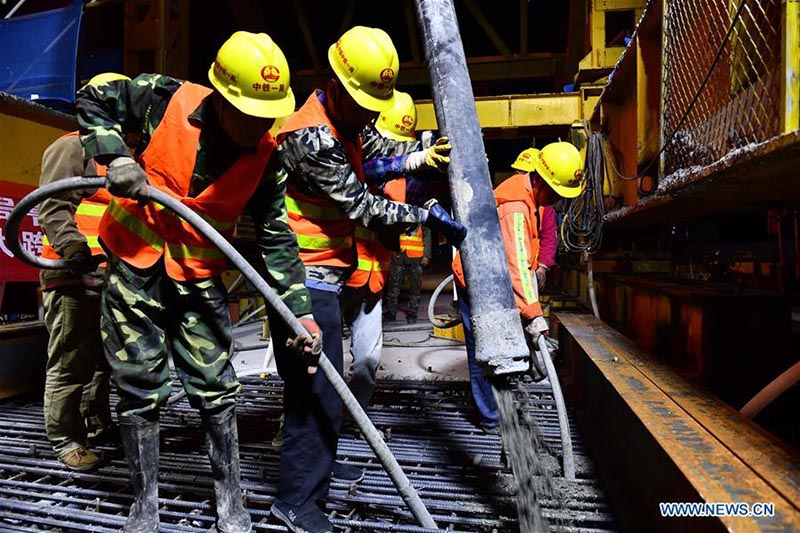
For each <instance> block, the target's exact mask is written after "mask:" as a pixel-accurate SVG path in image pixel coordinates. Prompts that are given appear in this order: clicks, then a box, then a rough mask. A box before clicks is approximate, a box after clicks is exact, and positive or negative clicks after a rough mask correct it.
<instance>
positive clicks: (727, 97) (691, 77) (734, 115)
mask: <svg viewBox="0 0 800 533" xmlns="http://www.w3.org/2000/svg"><path fill="white" fill-rule="evenodd" d="M780 3H781V0H671V1H668V2H667V11H666V22H665V28H664V29H665V43H664V45H665V49H664V51H665V53H664V110H663V112H664V117H663V125H664V134H665V139H667V140H668V141H669V140H670V139H671V142H669V145H668V146H667V147H666V149H665V151H664V153H665V165H664V174H665V175H669V174H671V173H673V172H675V171H676V170H680V169H686V168H689V167H692V166H706V165H709V164H711V163H713V162H715V161H717V160H719V159H721V158H723V157H724V156H725V155H726V154H727V153H728V152H730V151H731V150H735V149H737V148H741V147H743V146H747V145H748V144H751V143H755V142H760V141H764V140H766V139H769V138H770V137H773V136H775V135H777V134H778V133H779V132H780V121H781V110H780V70H781V46H780V34H781V29H780V28H781V26H780V24H781V6H780Z"/></svg>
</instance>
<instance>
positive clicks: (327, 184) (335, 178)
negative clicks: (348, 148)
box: [278, 125, 424, 286]
mask: <svg viewBox="0 0 800 533" xmlns="http://www.w3.org/2000/svg"><path fill="white" fill-rule="evenodd" d="M361 138H362V161H368V160H370V159H374V158H376V157H379V156H400V155H403V154H406V153H409V152H413V151H415V150H417V149H418V147H419V143H418V142H417V141H412V142H398V141H394V140H391V139H387V138H385V137H383V136H382V135H380V134H379V133H378V132H377V131H376V130H375V129H374V128H373V127H367V128H365V129H364V131H363V132H362V134H361ZM278 151H279V154H280V163H281V167H282V169H283V171H284V172H285V173H286V175H287V176H288V179H289V180H290V181H291V183H292V184H293V185H294V186H295V187H297V188H298V190H300V191H301V192H303V193H304V194H307V195H310V196H317V197H320V198H327V199H329V200H332V201H333V202H334V203H335V204H336V205H337V206H338V207H339V209H340V210H341V211H342V213H343V214H345V215H346V216H347V217H348V218H350V219H351V220H355V221H357V222H358V223H360V224H363V225H364V226H365V227H367V228H370V229H372V230H375V231H377V232H379V234H380V233H385V231H386V230H385V228H387V227H389V228H390V229H392V230H394V231H395V232H396V233H398V234H399V233H402V232H405V231H408V230H409V229H411V228H414V227H416V225H417V224H419V223H420V222H421V221H422V219H423V216H424V214H423V213H424V209H422V208H420V207H417V206H413V205H408V204H401V203H398V202H392V201H391V200H388V199H386V198H384V197H382V196H380V195H379V194H373V193H372V192H370V189H369V186H368V185H367V184H364V183H361V181H359V179H358V176H357V175H356V173H355V172H354V170H353V168H352V166H350V162H349V160H348V159H347V154H346V153H345V149H344V147H343V146H342V144H341V142H339V140H338V139H337V138H336V137H334V135H333V133H332V132H331V130H330V128H329V127H328V126H326V125H320V126H312V127H309V128H303V129H300V130H297V131H294V132H292V133H290V134H288V135H287V136H286V137H285V138H284V139H283V141H282V142H281V143H280V145H279V146H278ZM354 253H355V251H354ZM351 272H352V269H350V270H348V269H341V268H334V267H328V266H307V267H306V276H307V278H308V280H309V282H311V285H312V286H313V285H314V283H315V282H322V283H324V284H328V285H333V286H342V285H343V284H344V283H345V281H347V278H348V277H349V275H350V273H351Z"/></svg>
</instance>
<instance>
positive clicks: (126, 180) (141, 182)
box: [106, 157, 147, 200]
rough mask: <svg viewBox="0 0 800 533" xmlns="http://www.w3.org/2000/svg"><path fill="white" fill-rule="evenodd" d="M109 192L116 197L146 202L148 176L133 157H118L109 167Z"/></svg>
mask: <svg viewBox="0 0 800 533" xmlns="http://www.w3.org/2000/svg"><path fill="white" fill-rule="evenodd" d="M106 181H107V188H108V192H110V193H111V194H113V195H114V196H121V197H123V198H134V199H141V200H145V198H144V193H145V191H146V190H147V174H146V173H145V171H144V169H142V167H140V166H139V163H137V162H136V161H135V160H134V159H133V158H132V157H118V158H116V159H115V160H113V161H112V162H111V164H110V165H108V172H107V174H106Z"/></svg>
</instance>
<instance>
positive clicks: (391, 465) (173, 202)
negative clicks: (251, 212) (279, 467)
mask: <svg viewBox="0 0 800 533" xmlns="http://www.w3.org/2000/svg"><path fill="white" fill-rule="evenodd" d="M100 187H105V178H83V177H74V178H66V179H63V180H59V181H57V182H55V183H51V184H49V185H45V186H43V187H40V188H38V189H36V190H34V191H33V192H31V193H30V194H28V195H27V196H26V197H25V198H23V199H22V200H20V202H19V203H18V204H17V206H16V207H15V208H14V209H13V210H12V211H11V214H10V215H9V217H8V222H7V224H6V229H7V232H8V236H7V238H6V241H7V244H8V247H9V249H10V250H11V252H12V253H13V254H14V255H15V256H16V257H17V258H18V259H20V260H21V261H23V262H25V263H28V264H29V265H32V266H35V267H38V268H66V262H65V261H63V260H56V259H45V258H41V257H37V256H36V255H34V254H32V253H30V252H28V251H27V250H25V249H24V248H22V247H21V246H20V244H19V227H20V224H21V223H22V219H23V217H24V216H25V215H26V214H27V213H28V212H29V211H30V210H31V209H32V208H33V207H34V206H36V205H38V204H39V203H41V202H42V201H43V200H45V199H47V198H50V197H51V196H54V195H57V194H61V193H64V192H67V191H72V190H76V189H89V188H91V189H96V188H100ZM143 197H144V198H146V199H149V200H153V201H155V202H158V203H159V204H161V205H163V206H164V207H167V208H169V209H171V210H172V211H174V212H175V213H177V214H178V215H179V216H180V217H181V218H183V219H184V220H185V221H186V222H188V223H189V224H191V225H192V226H193V227H194V228H195V229H196V230H197V231H199V232H200V233H201V234H202V235H203V236H204V237H205V238H207V239H208V240H209V241H211V242H212V243H213V244H214V245H215V246H216V247H217V248H219V249H220V251H221V252H222V253H224V254H225V255H226V256H227V257H228V258H229V259H230V260H231V262H233V264H234V265H236V267H237V268H238V269H239V270H240V271H241V273H242V274H243V275H244V276H245V277H246V278H247V280H248V281H250V283H252V284H253V286H254V287H256V289H258V291H259V292H260V293H261V294H262V295H263V296H264V299H265V300H266V301H267V303H268V304H269V305H270V306H271V307H272V309H273V310H274V311H275V312H276V313H277V314H278V315H279V316H280V317H281V318H282V319H283V320H284V322H286V325H287V326H289V329H290V330H291V331H292V332H293V333H294V334H295V335H301V334H307V335H308V331H307V330H306V329H305V328H304V327H303V325H302V324H300V321H299V320H297V317H295V316H294V314H292V312H291V311H290V310H289V308H288V307H286V304H284V303H283V301H282V300H281V299H280V297H279V296H278V295H277V294H276V293H275V291H274V290H272V287H270V286H269V285H267V282H266V281H264V279H263V278H262V277H261V276H260V275H259V274H258V272H256V270H255V269H254V268H253V267H252V265H250V263H248V262H247V261H246V260H245V259H244V257H242V256H241V254H239V252H238V251H236V249H235V248H234V247H233V245H231V243H229V242H228V241H227V239H225V237H223V236H222V235H220V234H219V233H218V232H217V231H216V230H215V229H214V228H213V227H211V225H210V224H209V223H208V222H206V221H205V220H203V219H202V217H200V215H198V214H197V213H195V212H194V211H192V210H191V209H189V208H188V207H186V206H185V205H183V204H182V203H181V202H180V201H179V200H177V199H175V198H173V197H172V196H170V195H168V194H166V193H164V192H162V191H159V190H158V189H154V188H153V187H150V186H148V187H147V192H146V193H145V194H144V195H143ZM319 369H320V370H321V371H322V373H323V374H324V375H325V377H326V378H327V379H328V381H330V383H331V385H332V386H333V388H334V390H335V391H336V393H337V394H338V395H339V397H340V398H341V399H342V402H343V403H344V405H345V407H347V410H348V411H350V413H351V414H352V415H353V420H355V422H356V424H357V425H358V428H359V429H360V430H361V432H362V434H363V435H364V438H365V439H366V440H367V442H368V443H369V445H370V447H371V448H372V451H373V452H375V455H376V456H377V457H378V460H379V461H380V462H381V464H382V465H383V466H384V468H386V473H387V474H389V477H390V478H391V479H392V482H393V483H394V486H395V487H396V488H397V491H398V492H399V493H400V496H402V498H403V500H404V501H405V502H406V505H408V508H409V510H410V511H411V513H412V514H413V515H414V518H416V519H417V521H418V522H419V523H420V524H421V525H422V526H423V527H427V528H436V527H437V526H436V522H434V521H433V517H431V515H430V513H429V512H428V509H427V508H426V507H425V504H423V503H422V500H421V499H420V497H419V494H417V492H416V490H414V487H413V486H411V482H410V481H409V480H408V477H407V476H406V474H405V472H403V470H402V468H400V465H399V464H398V462H397V459H395V458H394V456H393V455H392V452H391V451H390V450H389V447H388V446H386V443H385V442H383V439H382V438H381V435H380V433H379V432H378V430H377V429H375V426H374V425H373V424H372V422H371V421H370V419H369V417H367V415H366V413H365V412H364V410H363V409H362V408H361V406H360V405H359V404H358V401H357V400H356V398H355V396H353V393H352V392H350V389H349V388H347V384H345V382H344V380H343V379H342V377H341V376H340V375H339V372H338V371H337V370H336V367H334V366H333V363H331V362H330V360H329V359H328V357H327V356H326V355H325V353H322V354H320V358H319Z"/></svg>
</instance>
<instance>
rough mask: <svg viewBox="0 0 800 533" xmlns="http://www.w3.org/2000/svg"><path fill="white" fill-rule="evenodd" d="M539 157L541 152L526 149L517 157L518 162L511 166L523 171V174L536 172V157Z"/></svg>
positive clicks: (534, 149)
mask: <svg viewBox="0 0 800 533" xmlns="http://www.w3.org/2000/svg"><path fill="white" fill-rule="evenodd" d="M538 155H539V150H537V149H536V148H526V149H525V150H523V151H521V152H520V153H519V155H518V156H517V160H516V161H514V162H513V163H512V164H511V168H513V169H516V170H521V171H522V172H530V171H531V170H534V168H535V167H534V162H535V161H536V156H538Z"/></svg>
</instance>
